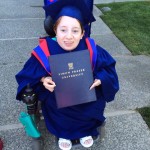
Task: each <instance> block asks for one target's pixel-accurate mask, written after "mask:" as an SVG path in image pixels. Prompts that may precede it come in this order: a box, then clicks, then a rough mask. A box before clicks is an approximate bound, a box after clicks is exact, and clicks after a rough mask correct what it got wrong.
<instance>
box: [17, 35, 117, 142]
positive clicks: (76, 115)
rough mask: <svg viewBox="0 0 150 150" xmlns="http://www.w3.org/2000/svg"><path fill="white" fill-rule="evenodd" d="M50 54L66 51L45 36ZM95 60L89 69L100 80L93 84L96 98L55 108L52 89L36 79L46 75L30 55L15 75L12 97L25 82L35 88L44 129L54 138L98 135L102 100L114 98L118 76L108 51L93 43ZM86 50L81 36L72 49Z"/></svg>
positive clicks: (19, 90) (101, 119)
mask: <svg viewBox="0 0 150 150" xmlns="http://www.w3.org/2000/svg"><path fill="white" fill-rule="evenodd" d="M46 40H47V44H48V48H49V51H50V54H51V55H56V54H61V53H68V51H65V50H63V49H62V48H61V47H60V46H59V45H58V43H57V42H56V41H54V40H52V39H50V38H47V39H46ZM96 48H97V60H96V65H95V68H94V71H93V76H94V78H95V79H100V80H101V85H100V86H98V87H96V96H97V101H94V102H90V103H86V104H80V105H76V106H71V107H67V108H61V109H57V105H56V99H55V94H54V92H50V91H48V90H47V89H45V87H44V86H43V84H42V83H41V82H40V80H41V78H42V77H44V76H49V74H48V73H47V72H46V70H45V69H44V68H43V67H42V65H41V64H40V63H39V61H38V60H37V59H36V58H35V57H34V56H33V55H32V56H31V57H30V58H29V60H28V61H27V62H26V63H25V65H24V67H23V69H22V70H21V71H20V72H19V73H18V74H17V75H16V80H17V82H18V90H17V95H16V99H17V100H21V94H22V93H23V91H24V89H25V87H26V85H27V84H28V83H30V85H31V87H33V89H34V90H35V92H36V93H37V96H38V100H39V101H41V105H42V106H41V107H42V113H43V116H44V119H45V123H46V126H47V129H48V130H49V132H50V133H52V134H54V135H55V136H56V137H61V138H65V139H77V138H81V137H84V136H89V135H92V136H96V135H98V134H99V133H98V131H97V128H98V127H99V126H100V125H101V124H102V123H103V122H104V121H105V117H104V109H105V105H106V102H110V101H112V100H114V97H115V94H116V92H117V91H118V89H119V83H118V76H117V73H116V70H115V64H116V61H115V60H114V59H113V58H112V57H111V56H110V54H109V53H108V52H107V51H106V50H104V49H103V48H101V47H100V46H98V45H96ZM84 49H87V45H86V43H85V39H84V38H83V39H82V40H81V41H80V43H79V45H78V46H77V48H75V49H74V50H73V51H81V50H84Z"/></svg>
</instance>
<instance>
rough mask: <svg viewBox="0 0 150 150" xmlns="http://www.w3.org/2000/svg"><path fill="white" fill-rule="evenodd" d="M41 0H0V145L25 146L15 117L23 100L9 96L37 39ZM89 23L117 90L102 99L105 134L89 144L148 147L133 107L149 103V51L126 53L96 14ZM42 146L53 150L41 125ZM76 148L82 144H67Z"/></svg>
mask: <svg viewBox="0 0 150 150" xmlns="http://www.w3.org/2000/svg"><path fill="white" fill-rule="evenodd" d="M42 2H43V1H42V0H36V1H31V0H26V1H22V0H13V1H12V0H5V1H0V6H1V7H0V60H1V61H0V68H1V69H0V71H1V74H0V79H1V80H0V137H1V138H2V139H3V141H4V150H31V139H30V138H29V137H27V136H26V134H25V132H24V129H23V127H22V125H21V124H20V123H19V121H18V116H19V113H20V112H21V111H23V110H25V105H24V104H23V103H19V102H18V101H16V100H15V94H16V88H17V84H16V81H15V78H14V76H15V74H16V73H17V72H18V71H19V70H20V69H21V68H22V66H23V64H24V62H25V61H26V60H27V58H29V56H30V52H31V50H32V48H34V47H35V45H37V44H38V41H37V39H38V38H39V36H42V35H44V34H45V31H44V29H43V20H44V11H43V9H42V8H41V7H39V6H42V5H43V4H42ZM94 14H95V16H96V19H97V21H96V22H95V23H93V25H92V37H94V38H95V39H96V42H97V43H98V44H100V45H101V46H102V47H104V48H106V49H107V50H108V51H109V52H110V53H111V54H112V55H113V56H114V58H115V59H116V60H117V72H118V75H119V79H120V91H119V92H118V94H117V96H116V99H115V101H113V102H112V103H108V105H107V107H106V111H105V115H106V117H107V123H106V136H105V139H104V141H102V142H101V141H100V140H98V141H97V142H95V144H94V146H93V147H92V148H90V150H149V149H150V130H149V129H148V126H147V125H146V124H145V122H144V121H143V119H142V117H141V116H140V114H139V113H138V112H136V111H135V109H136V108H137V107H143V106H147V105H150V92H149V91H150V80H149V78H150V65H149V64H150V57H147V56H142V55H141V56H132V55H131V53H130V52H129V50H128V49H127V48H126V47H125V46H124V45H123V44H122V43H121V42H120V41H119V40H118V39H117V37H116V36H115V35H114V34H113V32H112V31H111V30H110V29H109V28H108V27H107V25H106V24H105V23H104V22H103V21H102V20H101V19H100V18H99V14H100V12H99V10H98V9H97V8H96V7H94ZM44 135H45V138H44V145H45V147H44V150H57V149H58V147H57V146H56V143H55V142H54V137H53V136H52V135H50V134H49V133H48V132H47V131H44ZM73 149H75V150H82V149H84V148H82V147H78V148H73Z"/></svg>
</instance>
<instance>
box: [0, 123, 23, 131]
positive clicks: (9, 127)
mask: <svg viewBox="0 0 150 150" xmlns="http://www.w3.org/2000/svg"><path fill="white" fill-rule="evenodd" d="M20 128H23V125H22V124H21V123H18V124H9V125H4V126H0V131H7V130H13V129H20Z"/></svg>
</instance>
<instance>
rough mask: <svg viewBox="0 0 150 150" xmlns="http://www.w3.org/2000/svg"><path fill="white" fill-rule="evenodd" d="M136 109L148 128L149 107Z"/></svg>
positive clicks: (149, 124) (149, 118) (149, 122)
mask: <svg viewBox="0 0 150 150" xmlns="http://www.w3.org/2000/svg"><path fill="white" fill-rule="evenodd" d="M137 111H138V112H139V113H140V114H141V115H142V117H143V119H144V120H145V122H146V123H147V125H148V126H149V128H150V107H144V108H139V109H137Z"/></svg>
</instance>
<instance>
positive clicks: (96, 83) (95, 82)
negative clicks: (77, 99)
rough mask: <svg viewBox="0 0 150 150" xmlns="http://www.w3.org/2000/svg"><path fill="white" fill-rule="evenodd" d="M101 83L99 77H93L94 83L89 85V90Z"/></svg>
mask: <svg viewBox="0 0 150 150" xmlns="http://www.w3.org/2000/svg"><path fill="white" fill-rule="evenodd" d="M100 84H101V80H99V79H95V80H94V83H93V84H92V86H91V87H90V90H91V89H93V88H95V87H96V86H99V85H100Z"/></svg>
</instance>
